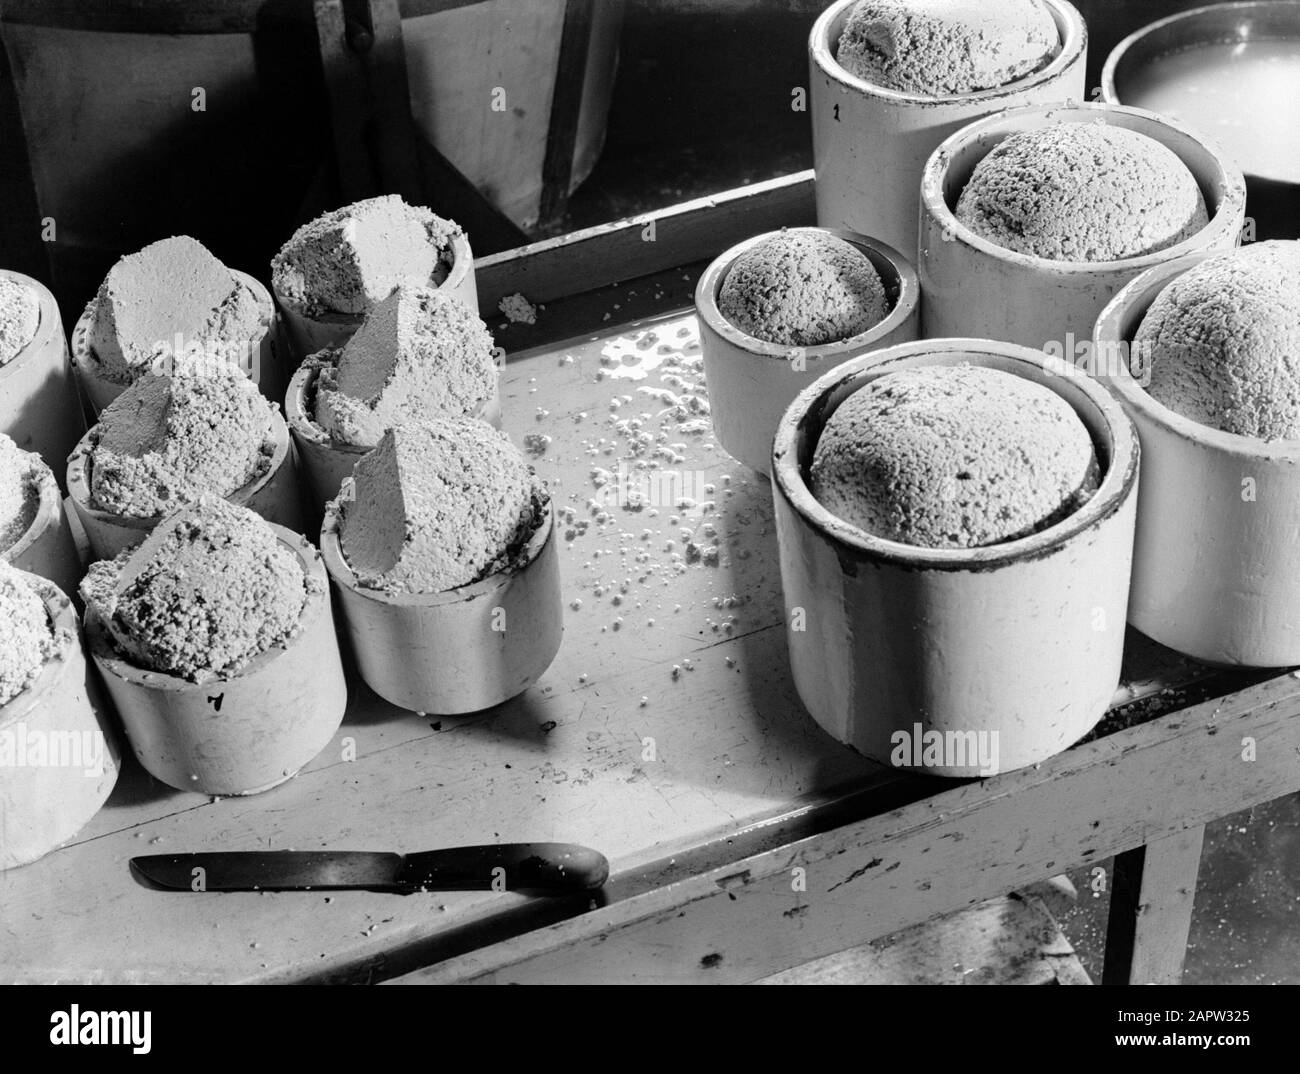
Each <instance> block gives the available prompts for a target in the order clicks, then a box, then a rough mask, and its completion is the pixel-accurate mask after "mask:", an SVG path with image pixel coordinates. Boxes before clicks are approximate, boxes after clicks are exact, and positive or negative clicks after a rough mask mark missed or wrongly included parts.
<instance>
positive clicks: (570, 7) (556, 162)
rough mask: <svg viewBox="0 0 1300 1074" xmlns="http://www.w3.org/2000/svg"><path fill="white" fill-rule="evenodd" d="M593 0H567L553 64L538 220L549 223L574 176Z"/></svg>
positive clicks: (563, 204)
mask: <svg viewBox="0 0 1300 1074" xmlns="http://www.w3.org/2000/svg"><path fill="white" fill-rule="evenodd" d="M593 3H594V0H566V2H565V5H564V28H563V31H562V33H561V36H560V56H559V59H558V60H557V61H556V66H555V89H554V91H553V92H552V94H551V116H550V126H549V128H548V130H547V134H546V156H545V158H544V160H543V161H542V198H541V208H540V211H539V220H540V222H541V223H542V224H549V223H552V222H553V221H555V220H556V219H558V218H559V217H560V216H562V215H563V214H564V210H565V207H566V206H567V205H568V203H569V185H570V183H571V182H572V180H573V152H574V148H575V146H576V145H577V144H578V116H579V113H580V112H581V110H582V87H583V83H584V82H585V81H586V77H587V53H588V52H589V50H590V48H591V20H592V7H593Z"/></svg>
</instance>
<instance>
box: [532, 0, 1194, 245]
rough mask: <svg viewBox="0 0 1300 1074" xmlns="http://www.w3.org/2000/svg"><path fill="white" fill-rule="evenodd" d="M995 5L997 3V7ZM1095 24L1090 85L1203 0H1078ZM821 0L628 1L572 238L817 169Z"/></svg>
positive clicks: (575, 206)
mask: <svg viewBox="0 0 1300 1074" xmlns="http://www.w3.org/2000/svg"><path fill="white" fill-rule="evenodd" d="M989 2H990V3H995V2H996V0H989ZM1073 3H1074V5H1075V7H1077V8H1078V9H1079V11H1080V13H1081V14H1082V15H1083V17H1084V20H1085V21H1086V22H1087V24H1088V87H1089V90H1090V91H1091V89H1092V87H1094V86H1099V85H1101V68H1102V65H1103V64H1104V63H1105V62H1106V56H1107V55H1108V54H1109V53H1110V51H1111V49H1113V48H1114V47H1115V46H1116V45H1117V44H1118V43H1119V42H1120V41H1121V40H1122V39H1123V38H1125V37H1127V36H1128V35H1129V34H1130V33H1132V32H1133V31H1134V30H1137V29H1138V28H1140V27H1142V26H1145V25H1146V24H1147V23H1149V22H1154V21H1155V20H1156V19H1161V18H1164V17H1165V16H1166V15H1172V14H1174V13H1175V12H1178V11H1186V10H1190V9H1191V8H1195V7H1201V6H1203V0H1073ZM828 6H829V3H828V2H823V0H628V4H627V13H626V16H625V22H624V27H623V40H622V52H621V56H620V61H619V62H620V66H619V72H618V80H617V82H616V83H615V88H614V99H613V103H612V105H611V108H610V116H609V128H608V133H607V136H606V143H605V152H604V154H603V156H602V157H601V160H600V163H599V164H597V165H596V169H595V171H594V172H593V173H592V175H591V177H590V178H589V179H588V180H587V182H586V183H585V184H583V186H582V188H581V189H580V190H579V191H578V193H577V194H575V196H574V198H573V201H572V202H571V205H570V212H569V215H568V217H567V219H566V220H565V221H564V222H563V225H562V226H559V227H556V228H555V229H553V230H556V231H563V230H569V229H571V228H573V227H585V226H587V225H589V224H594V223H600V222H603V221H605V220H611V219H617V218H619V217H621V216H628V215H631V214H633V213H636V212H641V211H644V210H646V209H651V208H657V207H659V206H662V205H669V204H672V203H673V202H675V201H681V200H683V199H685V198H691V197H697V196H700V195H703V194H708V193H711V192H713V191H716V190H725V189H728V188H731V187H735V186H740V185H742V184H744V183H748V182H756V181H759V180H763V179H770V178H773V177H774V176H777V175H786V174H788V173H790V172H794V171H799V170H801V169H804V168H811V167H812V165H813V161H812V132H811V129H810V127H809V124H808V116H807V114H806V113H798V112H793V111H791V109H790V91H791V89H792V88H793V87H795V86H807V85H808V56H807V42H808V32H809V30H811V29H812V24H813V22H814V21H815V20H816V18H817V16H818V15H819V14H820V13H821V12H822V11H823V10H824V9H825V8H826V7H828Z"/></svg>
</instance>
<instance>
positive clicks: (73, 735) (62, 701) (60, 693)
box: [0, 578, 120, 883]
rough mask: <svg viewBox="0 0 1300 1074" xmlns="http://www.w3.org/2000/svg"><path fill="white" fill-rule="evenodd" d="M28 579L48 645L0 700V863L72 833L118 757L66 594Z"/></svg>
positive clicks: (97, 800)
mask: <svg viewBox="0 0 1300 1074" xmlns="http://www.w3.org/2000/svg"><path fill="white" fill-rule="evenodd" d="M33 583H34V585H35V586H36V588H37V591H38V592H39V594H40V596H41V599H42V600H43V601H44V602H45V607H46V610H47V611H48V613H49V616H50V622H51V624H52V625H53V627H54V636H55V653H54V655H53V656H52V657H51V658H50V659H49V660H47V661H46V662H45V666H44V668H42V669H41V672H40V674H39V675H38V677H37V679H36V681H35V682H34V683H32V685H31V686H29V687H28V688H27V689H26V690H24V691H23V692H22V693H20V694H19V695H18V696H17V697H15V698H13V699H12V700H11V701H10V702H9V703H8V704H6V705H0V737H3V738H4V739H5V740H6V741H5V743H4V745H3V749H4V752H5V753H6V754H7V758H8V760H7V763H5V764H3V765H0V869H9V868H12V867H13V866H15V865H25V864H27V863H28V862H33V861H36V859H37V858H40V857H42V856H44V855H45V854H48V853H49V852H50V851H51V850H54V849H55V848H56V847H58V846H59V845H60V844H62V843H65V842H67V841H68V840H69V839H71V838H72V837H73V836H74V835H76V834H77V832H78V831H79V830H80V829H81V828H82V827H83V826H84V825H85V824H86V822H87V821H89V820H90V818H91V817H93V816H94V815H95V814H96V813H97V812H99V808H100V806H102V805H103V804H104V801H105V800H106V799H107V798H108V796H109V794H110V792H111V791H112V790H113V785H114V784H115V783H116V782H117V773H118V768H119V761H120V754H119V752H118V747H117V742H116V740H115V733H114V731H113V728H112V726H111V723H110V721H109V719H108V716H107V713H106V711H105V709H104V707H103V704H102V701H101V698H100V694H99V690H98V686H97V684H96V682H95V676H94V673H93V672H92V671H91V670H90V668H89V666H88V665H87V663H86V655H85V652H84V651H83V649H82V642H81V628H80V624H79V623H78V621H77V613H76V612H75V611H74V610H73V608H72V602H71V601H69V600H68V598H67V596H66V595H65V594H64V593H63V592H62V591H61V590H59V589H58V587H56V586H55V585H54V583H52V582H50V581H47V580H46V579H43V578H40V579H37V578H33ZM0 883H3V880H0Z"/></svg>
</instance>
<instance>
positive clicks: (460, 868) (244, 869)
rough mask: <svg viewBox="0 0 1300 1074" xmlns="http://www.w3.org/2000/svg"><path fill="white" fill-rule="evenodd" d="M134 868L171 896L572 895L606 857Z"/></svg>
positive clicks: (297, 860) (390, 857) (529, 847)
mask: <svg viewBox="0 0 1300 1074" xmlns="http://www.w3.org/2000/svg"><path fill="white" fill-rule="evenodd" d="M131 866H132V868H133V869H135V871H136V872H137V873H138V874H139V875H140V876H142V877H143V878H144V879H145V880H147V881H149V882H150V883H152V884H156V885H157V886H159V887H162V888H166V889H168V890H171V891H345V890H363V891H390V892H396V893H398V894H401V895H410V894H412V893H414V892H417V891H517V892H521V893H524V894H529V895H572V894H575V893H579V892H584V891H595V890H597V889H599V888H600V886H601V885H602V884H604V883H605V880H606V879H607V878H608V876H609V862H608V861H606V860H605V856H604V855H603V854H600V853H597V852H596V851H594V850H591V849H590V848H588V847H584V846H577V845H576V844H573V843H500V844H497V845H488V846H468V847H448V848H446V849H443V850H429V851H425V852H424V853H422V854H405V855H403V854H382V853H372V852H370V851H364V850H338V851H335V850H249V851H223V852H214V853H200V854H148V855H145V856H143V857H138V858H132V859H131Z"/></svg>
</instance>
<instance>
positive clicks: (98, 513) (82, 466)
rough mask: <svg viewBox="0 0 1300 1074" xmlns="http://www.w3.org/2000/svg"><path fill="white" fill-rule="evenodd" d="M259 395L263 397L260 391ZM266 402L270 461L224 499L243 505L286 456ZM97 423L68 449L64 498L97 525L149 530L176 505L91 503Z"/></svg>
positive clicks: (283, 435)
mask: <svg viewBox="0 0 1300 1074" xmlns="http://www.w3.org/2000/svg"><path fill="white" fill-rule="evenodd" d="M259 397H260V398H263V399H265V398H266V397H265V396H261V395H259ZM269 405H270V407H271V439H270V443H272V444H273V445H274V446H275V450H274V452H272V454H271V462H270V465H268V466H267V468H266V469H265V470H264V471H263V472H262V473H261V474H259V475H258V476H257V477H255V478H254V479H253V480H252V481H248V482H246V483H245V484H243V485H240V486H239V488H237V489H235V490H234V491H233V492H230V493H228V494H226V495H225V496H222V497H221V498H222V499H223V500H225V501H226V502H227V503H233V504H236V505H238V506H240V507H246V506H247V505H248V501H249V500H251V499H252V498H253V497H254V496H256V495H257V494H258V493H259V492H261V491H262V489H264V488H265V487H266V486H267V485H269V484H270V483H271V482H272V481H273V480H274V479H275V477H276V475H277V474H279V472H280V471H281V469H283V468H284V466H285V464H286V462H288V460H289V456H290V451H289V449H290V443H291V441H290V436H289V426H288V423H287V422H286V421H285V420H284V417H283V416H282V415H281V414H280V408H279V407H277V406H275V405H274V404H269ZM99 426H100V422H96V423H95V424H94V425H92V426H91V427H90V428H89V429H87V430H86V432H85V433H84V434H83V435H82V437H81V439H80V440H78V441H77V446H76V447H74V448H73V449H72V454H71V455H69V456H68V467H67V472H66V474H65V478H64V479H65V481H66V483H67V486H68V498H69V499H70V500H71V501H72V503H73V506H74V507H75V508H76V510H77V513H78V514H79V515H81V516H82V517H83V518H90V519H93V520H94V521H95V522H96V523H97V524H99V525H101V526H115V527H117V528H119V529H132V530H143V531H145V532H149V531H151V530H152V529H154V527H156V526H157V525H158V523H160V522H161V521H162V520H163V519H164V518H166V517H167V516H168V515H169V514H171V513H172V512H173V511H175V510H177V507H175V506H173V507H172V508H170V509H169V510H167V511H160V512H159V513H158V514H156V515H149V516H148V517H139V516H136V515H120V514H117V513H116V512H114V511H108V510H106V509H104V508H103V507H96V506H95V503H94V500H93V496H92V493H91V491H90V471H91V463H92V456H93V455H94V451H95V447H96V446H97V444H98V437H97V436H96V435H95V434H96V433H97V432H98V430H99Z"/></svg>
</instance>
